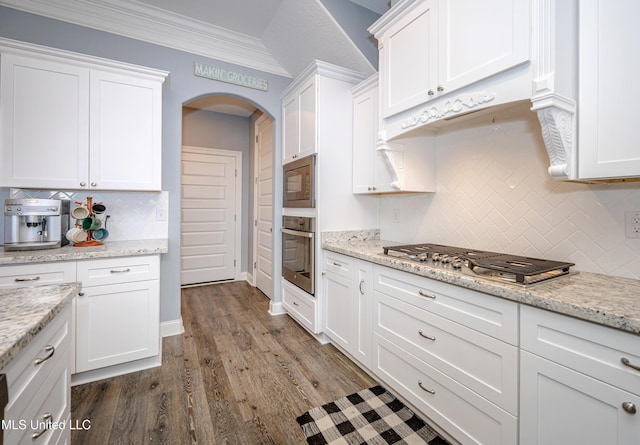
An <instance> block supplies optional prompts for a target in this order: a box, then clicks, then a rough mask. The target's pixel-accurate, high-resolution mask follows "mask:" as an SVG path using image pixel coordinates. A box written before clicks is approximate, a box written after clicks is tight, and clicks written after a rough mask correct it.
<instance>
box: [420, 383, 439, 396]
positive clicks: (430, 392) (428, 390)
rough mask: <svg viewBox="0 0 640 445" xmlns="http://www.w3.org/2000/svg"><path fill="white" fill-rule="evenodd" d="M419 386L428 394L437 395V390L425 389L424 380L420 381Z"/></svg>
mask: <svg viewBox="0 0 640 445" xmlns="http://www.w3.org/2000/svg"><path fill="white" fill-rule="evenodd" d="M418 386H419V387H420V388H421V389H422V390H423V391H426V392H428V393H429V394H435V393H436V390H435V389H429V388H425V387H424V386H422V380H418Z"/></svg>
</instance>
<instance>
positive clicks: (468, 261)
mask: <svg viewBox="0 0 640 445" xmlns="http://www.w3.org/2000/svg"><path fill="white" fill-rule="evenodd" d="M383 250H384V254H385V255H389V256H394V257H399V258H405V259H408V260H412V261H418V262H422V263H429V264H430V265H433V266H438V267H447V268H451V269H454V270H462V269H463V268H464V267H466V268H467V269H468V270H470V271H472V272H473V273H475V274H476V275H479V276H483V277H486V278H489V279H494V280H498V281H502V282H511V283H517V284H521V285H529V284H534V283H538V282H540V281H545V280H548V279H551V278H556V277H559V276H562V275H566V274H568V273H569V272H570V268H571V266H573V265H574V263H566V262H560V261H552V260H545V259H540V258H529V257H524V256H517V255H508V254H505V253H499V252H488V251H483V250H473V249H465V248H461V247H454V246H445V245H441V244H428V243H427V244H407V245H401V246H388V247H384V248H383Z"/></svg>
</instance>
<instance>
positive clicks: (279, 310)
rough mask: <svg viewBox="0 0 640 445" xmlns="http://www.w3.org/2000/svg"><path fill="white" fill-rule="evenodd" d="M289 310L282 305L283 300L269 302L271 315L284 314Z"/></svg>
mask: <svg viewBox="0 0 640 445" xmlns="http://www.w3.org/2000/svg"><path fill="white" fill-rule="evenodd" d="M286 313H287V310H286V309H285V308H284V306H282V302H281V301H278V302H275V301H270V302H269V314H271V315H283V314H286Z"/></svg>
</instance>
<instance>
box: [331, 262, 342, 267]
mask: <svg viewBox="0 0 640 445" xmlns="http://www.w3.org/2000/svg"><path fill="white" fill-rule="evenodd" d="M333 265H334V266H336V267H342V264H340V263H336V262H335V261H334V262H333Z"/></svg>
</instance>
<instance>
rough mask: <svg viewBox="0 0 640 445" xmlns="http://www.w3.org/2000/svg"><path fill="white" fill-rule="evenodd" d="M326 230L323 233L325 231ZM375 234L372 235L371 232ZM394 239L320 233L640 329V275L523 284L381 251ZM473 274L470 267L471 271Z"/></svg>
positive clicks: (561, 309)
mask: <svg viewBox="0 0 640 445" xmlns="http://www.w3.org/2000/svg"><path fill="white" fill-rule="evenodd" d="M323 235H324V234H323ZM372 238H373V237H372ZM397 244H398V243H396V242H393V241H381V240H376V239H368V238H367V237H359V238H358V237H353V236H342V237H340V236H332V237H325V236H323V242H322V248H323V249H327V250H330V251H332V252H337V253H342V254H344V255H348V256H351V257H354V258H359V259H362V260H365V261H369V262H372V263H375V264H381V265H383V266H388V267H392V268H394V269H398V270H402V271H405V272H410V273H413V274H416V275H421V276H424V277H427V278H431V279H434V280H438V281H443V282H445V283H450V284H454V285H456V286H461V287H466V288H468V289H473V290H476V291H480V292H484V293H486V294H490V295H495V296H497V297H501V298H506V299H508V300H512V301H517V302H519V303H524V304H528V305H531V306H536V307H539V308H542V309H547V310H550V311H554V312H558V313H561V314H565V315H570V316H573V317H576V318H581V319H583V320H589V321H592V322H595V323H598V324H602V325H605V326H609V327H613V328H616V329H620V330H623V331H628V332H632V333H634V334H640V281H639V280H633V279H628V278H618V277H613V276H608V275H599V274H593V273H586V272H580V273H577V274H571V275H568V276H564V277H561V278H557V279H554V280H553V281H549V282H545V283H540V284H537V285H533V286H529V287H527V288H521V287H519V286H517V285H515V284H501V283H497V282H495V281H490V280H487V279H483V278H479V277H477V276H475V275H468V274H461V273H459V272H452V271H447V270H442V269H436V268H433V267H429V266H427V265H423V264H419V263H414V262H412V261H407V260H402V259H399V258H393V257H389V256H385V255H383V253H382V247H383V246H390V245H397ZM469 273H470V274H473V272H469Z"/></svg>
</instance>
